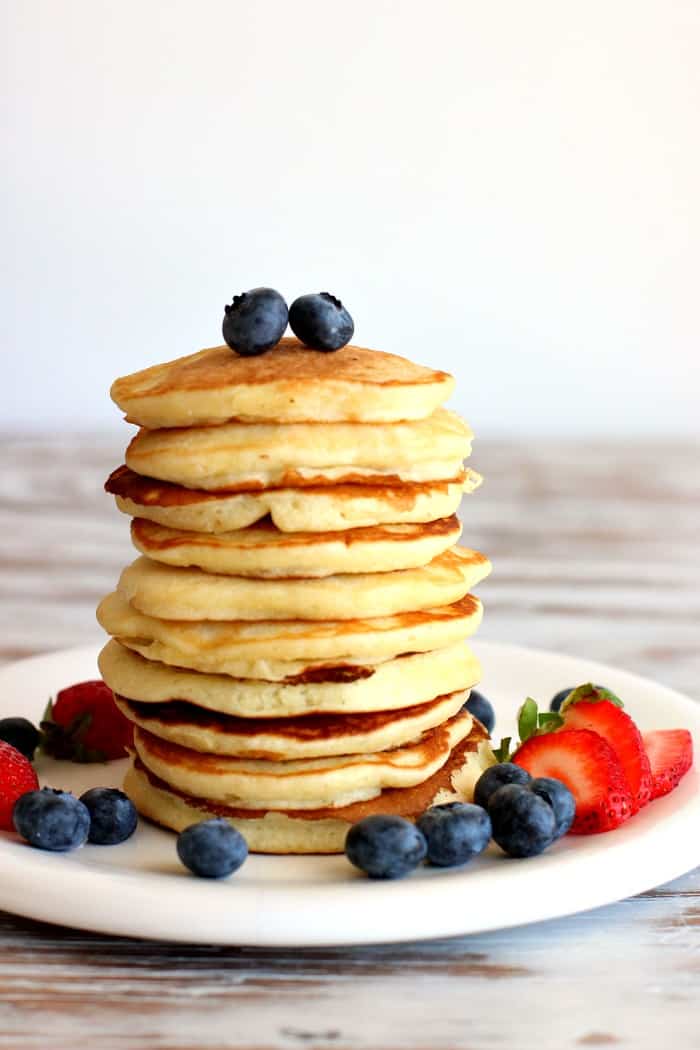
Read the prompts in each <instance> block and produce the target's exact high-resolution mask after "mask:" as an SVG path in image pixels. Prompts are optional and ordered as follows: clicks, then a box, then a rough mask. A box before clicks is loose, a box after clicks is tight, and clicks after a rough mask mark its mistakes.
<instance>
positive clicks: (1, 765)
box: [0, 740, 39, 831]
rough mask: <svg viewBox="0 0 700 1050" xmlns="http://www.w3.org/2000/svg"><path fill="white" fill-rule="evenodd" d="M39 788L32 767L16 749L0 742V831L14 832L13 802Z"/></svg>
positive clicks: (2, 741)
mask: <svg viewBox="0 0 700 1050" xmlns="http://www.w3.org/2000/svg"><path fill="white" fill-rule="evenodd" d="M38 787H39V781H38V780H37V776H36V773H35V772H34V767H33V766H32V764H31V762H30V761H29V759H28V758H25V756H24V755H23V754H21V752H19V751H18V750H17V748H15V747H12V745H11V744H7V743H5V741H4V740H0V829H1V830H2V831H14V824H13V823H12V810H13V807H14V804H15V802H16V801H17V799H18V798H21V796H22V795H26V793H27V792H28V791H35V790H36V789H37V788H38Z"/></svg>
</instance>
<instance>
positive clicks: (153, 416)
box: [110, 337, 454, 429]
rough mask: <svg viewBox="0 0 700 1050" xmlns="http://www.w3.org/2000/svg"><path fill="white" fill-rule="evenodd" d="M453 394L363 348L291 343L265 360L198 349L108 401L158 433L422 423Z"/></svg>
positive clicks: (442, 379) (445, 385)
mask: <svg viewBox="0 0 700 1050" xmlns="http://www.w3.org/2000/svg"><path fill="white" fill-rule="evenodd" d="M453 389H454V379H453V378H452V376H450V375H448V374H447V373H446V372H437V371H435V370H433V369H431V368H423V367H422V366H421V365H415V364H413V362H411V361H407V360H406V359H405V358H403V357H397V356H395V355H394V354H387V353H383V352H381V351H379V350H368V349H365V348H364V347H360V346H344V347H343V348H342V349H341V350H338V351H336V352H335V353H331V354H322V353H319V352H318V351H315V350H309V349H307V348H306V347H304V346H303V345H302V344H301V343H299V341H298V340H297V339H294V338H293V337H291V338H284V339H282V340H281V341H280V342H279V344H278V345H277V346H276V347H275V348H274V349H273V350H271V351H270V352H268V353H266V354H262V355H261V356H259V357H241V356H239V355H238V354H237V353H235V352H234V351H232V350H230V349H229V347H228V346H215V347H212V348H210V349H208V350H200V351H199V352H198V353H196V354H189V355H188V356H187V357H181V358H178V359H177V360H175V361H168V362H166V363H164V364H159V365H154V366H153V367H151V368H146V369H144V370H143V371H141V372H135V373H134V374H133V375H129V376H124V377H123V378H121V379H117V380H116V381H115V382H114V383H113V385H112V389H111V391H110V394H111V397H112V400H113V401H115V402H116V404H117V405H119V407H120V408H121V409H122V411H124V412H126V418H127V420H128V421H129V422H130V423H138V424H139V425H140V426H143V427H149V428H151V429H155V428H158V427H187V426H197V425H201V424H212V423H222V422H225V421H226V420H229V419H240V420H247V421H272V422H284V423H290V422H306V421H311V422H335V421H338V420H346V421H350V422H385V423H392V422H399V421H400V420H405V419H422V418H423V417H425V416H429V415H430V414H431V412H433V411H434V410H435V409H436V408H437V407H438V405H441V404H442V403H443V402H444V401H446V400H447V398H448V397H449V396H450V395H451V394H452V391H453Z"/></svg>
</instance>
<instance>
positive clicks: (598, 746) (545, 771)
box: [512, 729, 632, 835]
mask: <svg viewBox="0 0 700 1050" xmlns="http://www.w3.org/2000/svg"><path fill="white" fill-rule="evenodd" d="M512 761H513V762H515V763H517V765H519V766H522V768H523V769H526V770H527V771H528V773H530V774H531V775H532V776H533V777H554V779H555V780H561V781H562V782H563V783H564V784H566V786H567V787H568V788H569V790H570V791H571V792H572V794H573V796H574V798H575V799H576V816H575V818H574V822H573V824H572V825H571V831H572V832H573V833H574V834H578V835H594V834H596V832H599V831H612V830H613V828H617V827H619V826H620V824H622V823H623V822H624V821H625V820H627V818H628V817H630V816H631V815H632V794H631V792H630V788H629V784H628V783H627V778H626V776H625V773H624V770H623V768H622V765H621V764H620V760H619V759H618V757H617V755H616V754H615V752H614V751H613V749H612V748H611V747H610V744H608V742H607V741H606V740H603V738H602V737H601V736H599V735H598V734H597V733H594V732H593V730H591V729H562V730H559V731H558V732H556V733H544V734H543V735H541V736H532V737H530V739H529V740H527V741H526V742H525V743H524V744H521V745H520V747H519V748H518V750H517V751H516V752H515V754H514V756H513V759H512Z"/></svg>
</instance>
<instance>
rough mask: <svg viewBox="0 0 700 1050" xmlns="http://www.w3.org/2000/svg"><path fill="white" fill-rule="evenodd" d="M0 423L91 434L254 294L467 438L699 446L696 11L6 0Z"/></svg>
mask: <svg viewBox="0 0 700 1050" xmlns="http://www.w3.org/2000/svg"><path fill="white" fill-rule="evenodd" d="M2 11H3V25H2V26H0V30H1V35H2V38H3V45H2V46H3V47H5V48H6V50H7V54H6V55H5V56H4V58H5V61H4V62H3V65H4V66H5V68H6V69H7V71H8V81H9V83H8V84H7V85H6V86H5V88H4V90H3V96H4V97H5V98H7V96H8V94H9V97H10V109H9V122H8V133H7V136H6V139H5V146H4V148H5V149H6V157H5V158H3V164H2V180H3V182H6V183H7V185H6V187H3V189H4V190H5V193H4V199H6V200H8V201H9V209H8V214H7V215H6V216H5V217H4V218H3V224H4V223H6V224H7V230H6V231H5V232H4V234H3V237H2V243H3V247H2V252H3V255H4V256H6V258H5V259H4V260H3V270H6V271H7V272H6V274H5V276H3V280H2V287H1V288H0V314H1V316H2V319H3V321H4V322H5V324H4V325H3V328H4V332H5V336H4V340H3V345H2V355H3V357H2V360H3V372H4V378H3V381H2V383H0V413H1V415H0V428H3V429H4V428H6V427H9V426H12V425H23V426H27V427H36V426H39V427H43V428H53V427H61V426H71V425H76V424H77V423H81V424H86V425H87V424H90V425H95V424H102V423H107V422H110V421H111V422H116V421H117V419H118V413H117V410H116V409H114V408H113V407H112V406H111V403H110V402H109V400H108V398H107V387H108V385H109V382H110V380H111V379H112V378H113V377H114V376H116V375H118V374H123V373H125V372H128V371H132V370H134V369H136V368H139V367H142V366H144V365H146V364H149V363H153V362H155V361H158V360H163V359H166V358H168V357H175V356H179V355H180V354H184V353H189V352H190V351H191V350H194V349H197V348H199V347H201V346H206V345H211V344H213V343H217V342H220V321H221V316H222V308H223V305H224V302H225V301H226V300H227V298H230V296H231V295H232V294H233V293H234V292H237V291H240V290H243V289H245V288H249V287H251V286H254V285H257V284H270V285H273V286H275V287H278V288H279V289H280V290H281V291H283V293H285V294H286V295H287V296H289V297H290V298H291V297H294V296H295V295H297V294H300V293H302V292H305V291H319V290H326V289H327V290H329V291H332V292H334V293H335V294H337V295H340V296H341V297H342V298H343V299H344V300H345V301H346V302H347V304H348V306H349V307H350V309H351V311H352V312H353V314H354V316H355V320H356V335H357V341H358V342H364V343H365V344H367V345H370V346H378V347H382V348H385V349H390V350H394V351H397V352H399V353H401V352H404V353H406V354H407V355H408V356H414V357H415V358H416V359H417V360H420V361H423V362H425V363H430V364H434V365H436V366H442V367H447V368H449V369H451V370H452V371H454V372H456V373H457V375H458V377H459V379H460V382H461V388H460V389H461V392H460V395H459V397H458V399H457V401H456V407H458V408H459V409H460V410H462V411H463V412H464V413H465V414H466V415H467V416H468V418H469V419H470V421H471V422H472V425H474V426H475V427H476V428H478V429H479V430H480V431H481V433H482V434H483V433H484V432H499V431H500V432H503V431H508V432H516V431H517V432H521V433H524V434H525V433H527V432H539V433H547V432H549V433H566V432H568V433H602V432H604V433H633V432H634V433H637V432H638V433H653V434H656V433H660V432H671V433H681V432H690V431H693V430H694V429H696V425H695V419H696V417H697V401H698V395H699V394H700V382H699V374H698V363H697V362H698V344H699V339H698V336H699V334H700V322H699V320H698V318H699V316H700V305H699V302H698V299H699V298H700V297H699V296H698V277H699V275H700V266H699V261H700V259H699V256H700V251H699V248H698V245H699V243H700V203H699V198H700V193H699V188H700V150H699V148H698V123H699V114H700V61H699V59H698V55H699V54H700V4H698V2H697V0H672V2H669V0H586V2H585V3H584V2H579V3H574V2H571V0H502V2H491V3H487V2H483V0H463V2H460V0H432V2H430V3H426V2H425V0H415V2H414V0H404V2H400V0H396V2H390V0H345V2H343V3H341V2H337V0H293V2H292V0H289V2H285V0H277V2H275V0H267V2H254V0H246V2H241V0H167V2H166V0H113V2H108V0H3V2H2Z"/></svg>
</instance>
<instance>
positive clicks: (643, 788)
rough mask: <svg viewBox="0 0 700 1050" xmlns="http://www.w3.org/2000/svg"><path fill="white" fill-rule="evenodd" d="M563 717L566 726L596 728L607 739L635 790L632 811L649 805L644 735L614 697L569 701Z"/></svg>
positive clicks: (566, 727) (630, 785)
mask: <svg viewBox="0 0 700 1050" xmlns="http://www.w3.org/2000/svg"><path fill="white" fill-rule="evenodd" d="M562 717H563V719H564V728H565V729H592V730H593V732H594V733H598V735H599V736H602V738H603V740H607V742H608V743H609V744H610V746H611V748H612V749H613V751H614V752H615V754H616V755H617V757H618V758H619V760H620V765H621V766H622V769H623V770H624V773H625V776H626V777H627V782H628V784H629V787H630V791H631V792H632V812H633V813H636V812H637V810H639V809H641V808H642V806H646V804H647V802H649V800H650V799H651V769H650V768H649V759H648V758H647V753H646V751H645V750H644V745H643V743H642V734H641V733H640V732H639V730H638V729H637V727H636V725H635V724H634V722H633V721H632V719H631V718H630V716H629V715H628V714H627V713H626V712H625V711H623V710H622V708H621V707H618V706H617V705H616V704H614V703H612V702H611V701H610V700H599V701H593V702H588V701H585V700H582V701H578V702H576V703H572V704H567V705H566V706H565V707H564V709H563V711H562ZM560 732H561V730H560Z"/></svg>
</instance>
